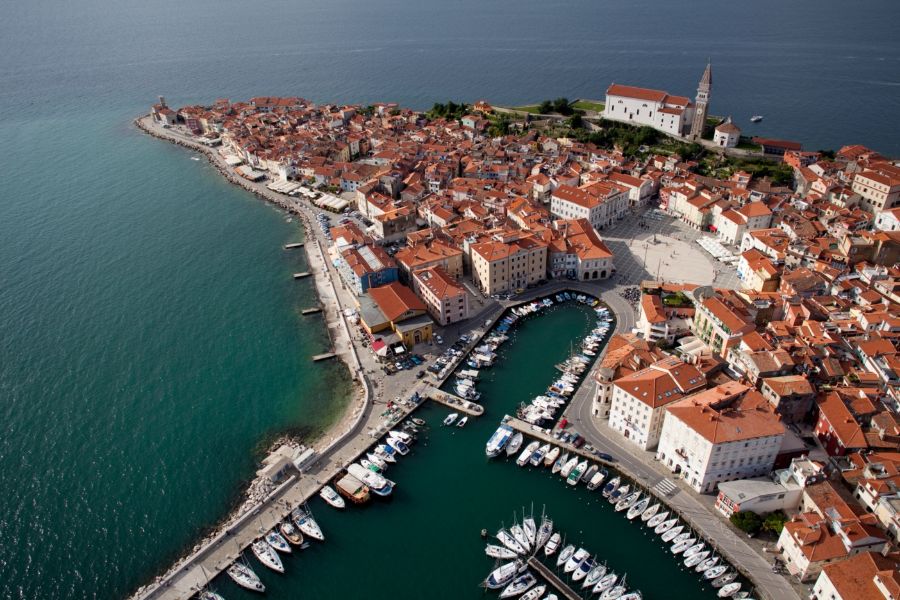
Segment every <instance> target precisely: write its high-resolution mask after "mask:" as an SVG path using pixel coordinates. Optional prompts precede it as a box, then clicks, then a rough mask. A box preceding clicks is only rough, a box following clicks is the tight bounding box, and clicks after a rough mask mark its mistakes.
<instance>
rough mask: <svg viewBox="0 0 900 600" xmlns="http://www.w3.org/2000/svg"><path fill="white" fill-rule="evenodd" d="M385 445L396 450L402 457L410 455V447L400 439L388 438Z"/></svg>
mask: <svg viewBox="0 0 900 600" xmlns="http://www.w3.org/2000/svg"><path fill="white" fill-rule="evenodd" d="M385 444H386V445H388V446H390V447H391V448H393V449H394V450H396V451H397V453H398V454H400V455H401V456H406V455H407V454H409V446H407V445H406V444H405V443H404V442H403V440H401V439H400V438H395V437H388V439H387V440H386V441H385Z"/></svg>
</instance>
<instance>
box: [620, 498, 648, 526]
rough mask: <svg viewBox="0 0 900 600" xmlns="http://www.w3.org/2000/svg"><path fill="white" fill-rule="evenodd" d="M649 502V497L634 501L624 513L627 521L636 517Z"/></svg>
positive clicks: (645, 508)
mask: <svg viewBox="0 0 900 600" xmlns="http://www.w3.org/2000/svg"><path fill="white" fill-rule="evenodd" d="M648 504H650V498H649V497H648V498H641V499H640V500H638V501H637V502H635V503H634V504H633V505H632V506H631V508H629V509H628V512H627V513H625V518H627V519H628V520H629V521H633V520H635V519H637V518H638V517H639V516H640V515H641V513H643V512H644V511H645V510H647V505H648Z"/></svg>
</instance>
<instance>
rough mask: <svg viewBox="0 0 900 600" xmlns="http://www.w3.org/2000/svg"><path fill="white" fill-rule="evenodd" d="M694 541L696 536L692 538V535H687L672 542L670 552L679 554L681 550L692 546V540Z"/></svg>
mask: <svg viewBox="0 0 900 600" xmlns="http://www.w3.org/2000/svg"><path fill="white" fill-rule="evenodd" d="M696 541H697V538H692V537H689V538H688V539H686V540H681V541H680V542H678V543H677V544H672V549H671V552H672V554H681V553H682V552H684V551H685V550H687V549H688V548H690V547H691V546H693V545H694V542H696Z"/></svg>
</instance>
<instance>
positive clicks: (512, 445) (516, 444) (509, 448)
mask: <svg viewBox="0 0 900 600" xmlns="http://www.w3.org/2000/svg"><path fill="white" fill-rule="evenodd" d="M524 441H525V436H524V435H522V432H521V431H517V432H516V433H515V434H513V436H512V437H511V438H509V443H508V444H507V445H506V455H507V456H512V455H513V454H515V453H516V452H518V451H519V448H521V447H522V442H524Z"/></svg>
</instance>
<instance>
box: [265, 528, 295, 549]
mask: <svg viewBox="0 0 900 600" xmlns="http://www.w3.org/2000/svg"><path fill="white" fill-rule="evenodd" d="M266 543H267V544H268V545H270V546H272V548H274V549H275V550H277V551H278V552H283V553H284V554H291V552H293V550H291V545H290V544H288V541H287V540H286V539H284V536H282V535H281V534H280V533H278V532H277V531H276V530H274V529H273V530H272V531H270V532H269V533H267V534H266Z"/></svg>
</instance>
